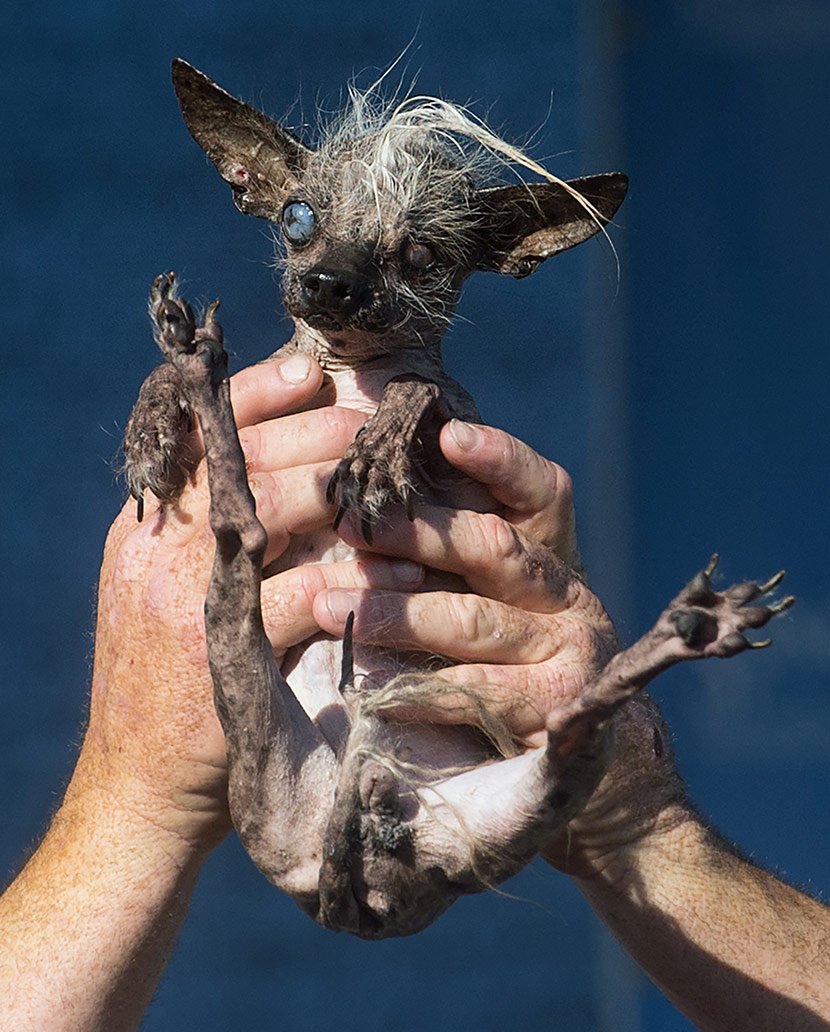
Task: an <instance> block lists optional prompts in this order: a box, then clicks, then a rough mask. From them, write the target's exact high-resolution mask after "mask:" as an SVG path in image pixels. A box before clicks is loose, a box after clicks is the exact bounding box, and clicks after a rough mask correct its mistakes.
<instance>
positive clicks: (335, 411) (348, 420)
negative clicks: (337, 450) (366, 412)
mask: <svg viewBox="0 0 830 1032" xmlns="http://www.w3.org/2000/svg"><path fill="white" fill-rule="evenodd" d="M321 412H322V415H323V421H324V423H325V429H326V431H327V432H328V434H329V435H330V437H331V438H332V439H333V440H335V441H342V442H343V444H344V448H345V446H346V445H348V444H351V443H352V441H353V440H354V437H355V435H356V433H357V431H358V429H359V427H360V426H361V424H362V422H363V419H364V418H365V417H364V416H363V414H362V413H359V412H356V411H355V410H353V409H345V408H340V407H338V406H334V407H330V408H326V409H321Z"/></svg>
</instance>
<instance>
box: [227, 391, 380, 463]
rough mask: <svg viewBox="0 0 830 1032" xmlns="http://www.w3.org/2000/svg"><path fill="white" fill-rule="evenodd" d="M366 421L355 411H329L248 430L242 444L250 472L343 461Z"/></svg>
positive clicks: (267, 422) (298, 415)
mask: <svg viewBox="0 0 830 1032" xmlns="http://www.w3.org/2000/svg"><path fill="white" fill-rule="evenodd" d="M365 420H366V415H365V413H361V412H358V411H357V410H356V409H346V408H332V407H327V408H320V409H311V410H310V411H308V412H297V413H295V414H294V415H289V416H281V417H279V418H278V419H272V420H264V421H263V422H260V423H256V424H252V425H250V426H246V427H244V428H243V429H242V430H240V431H239V441H240V444H241V445H242V450H243V452H244V453H245V464H246V466H247V469H248V472H249V473H256V472H259V471H272V470H279V469H286V468H287V467H289V466H305V465H309V464H311V463H315V462H325V461H326V460H327V459H339V458H342V456H343V453H344V452H345V451H346V449H347V448H348V447H349V445H350V444H351V443H352V441H353V440H354V438H355V435H356V434H357V431H358V430H359V429H360V427H361V426H362V425H363V423H364V422H365Z"/></svg>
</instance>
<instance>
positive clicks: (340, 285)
mask: <svg viewBox="0 0 830 1032" xmlns="http://www.w3.org/2000/svg"><path fill="white" fill-rule="evenodd" d="M300 283H301V285H302V291H303V300H304V301H305V303H306V304H307V305H308V306H309V308H311V309H314V310H316V311H319V312H330V313H331V314H332V315H350V314H351V313H352V312H356V311H357V310H358V308H360V306H361V305H362V304H363V302H364V301H365V299H366V295H367V293H368V287H369V281H368V280H367V279H366V277H365V276H363V275H362V274H361V273H359V272H356V271H355V270H354V269H328V268H325V267H323V266H321V265H318V266H315V268H313V269H310V270H309V271H308V272H307V273H306V274H305V275H304V276H303V278H302V279H301V281H300Z"/></svg>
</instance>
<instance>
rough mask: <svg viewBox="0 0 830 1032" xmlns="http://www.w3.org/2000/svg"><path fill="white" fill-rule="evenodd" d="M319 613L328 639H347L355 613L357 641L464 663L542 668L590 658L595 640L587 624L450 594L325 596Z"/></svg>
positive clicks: (351, 593) (320, 600)
mask: <svg viewBox="0 0 830 1032" xmlns="http://www.w3.org/2000/svg"><path fill="white" fill-rule="evenodd" d="M314 612H315V615H316V618H317V622H318V623H319V625H320V627H321V628H322V629H323V630H325V631H328V632H329V633H331V634H338V635H339V634H342V633H343V628H344V626H345V623H346V618H347V617H348V615H349V613H350V612H354V614H355V621H354V636H355V640H357V641H362V642H366V643H368V644H371V645H383V646H388V647H392V646H394V647H397V648H403V649H417V650H419V651H422V652H429V653H437V654H438V655H441V656H447V657H449V658H450V659H454V660H460V661H462V662H466V663H516V664H524V663H541V662H544V661H546V660H548V659H550V658H552V657H554V656H556V655H559V654H560V653H561V652H562V651H563V650H565V649H571V650H575V651H579V652H581V653H585V654H590V653H591V650H592V649H593V647H594V638H595V635H596V632H595V630H594V628H593V627H592V626H591V625H590V624H588V623H587V622H584V621H574V620H571V619H569V618H567V617H563V618H561V619H559V618H556V617H549V616H548V617H542V616H539V615H537V614H534V613H527V612H525V611H524V610H522V609H516V608H515V607H513V606H508V605H505V604H504V603H502V602H497V601H494V600H493V599H487V598H480V597H479V596H477V595H464V594H459V593H456V592H452V591H430V592H423V593H421V594H414V595H405V594H398V593H396V592H393V591H385V592H384V591H358V590H354V591H344V590H336V591H326V592H323V593H322V594H321V595H320V597H319V598H318V599H316V600H315V606H314Z"/></svg>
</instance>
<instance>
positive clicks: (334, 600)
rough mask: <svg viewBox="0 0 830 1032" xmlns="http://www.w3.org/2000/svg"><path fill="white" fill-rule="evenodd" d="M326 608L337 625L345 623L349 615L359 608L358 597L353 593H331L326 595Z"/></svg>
mask: <svg viewBox="0 0 830 1032" xmlns="http://www.w3.org/2000/svg"><path fill="white" fill-rule="evenodd" d="M326 608H327V609H328V611H329V615H330V616H331V618H332V620H334V622H335V623H338V624H342V623H345V622H346V617H347V616H348V615H349V613H352V612H354V610H355V609H356V608H357V596H356V595H355V594H354V593H353V592H351V591H330V592H329V593H328V594H327V595H326Z"/></svg>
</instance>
